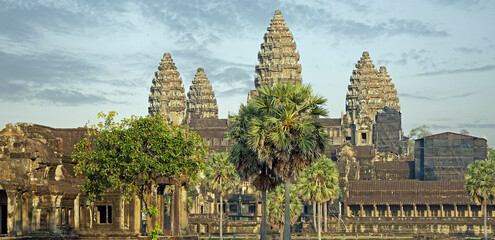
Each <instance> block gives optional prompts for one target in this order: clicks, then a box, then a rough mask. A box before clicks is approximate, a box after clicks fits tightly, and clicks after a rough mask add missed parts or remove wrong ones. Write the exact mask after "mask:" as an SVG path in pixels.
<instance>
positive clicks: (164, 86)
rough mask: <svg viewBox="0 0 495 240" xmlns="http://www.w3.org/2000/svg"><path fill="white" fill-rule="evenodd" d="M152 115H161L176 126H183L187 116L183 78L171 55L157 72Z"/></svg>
mask: <svg viewBox="0 0 495 240" xmlns="http://www.w3.org/2000/svg"><path fill="white" fill-rule="evenodd" d="M149 103H150V106H149V108H148V113H149V114H150V115H152V116H153V115H157V114H161V115H163V116H164V117H165V118H167V119H168V120H169V121H170V122H172V123H174V124H181V123H182V122H183V121H184V118H185V114H186V96H185V93H184V86H183V85H182V78H181V77H180V74H179V72H178V71H177V67H175V63H174V61H173V60H172V57H171V56H170V53H165V54H163V58H162V60H161V62H160V66H158V71H156V72H155V77H154V78H153V83H152V85H151V88H150V96H149Z"/></svg>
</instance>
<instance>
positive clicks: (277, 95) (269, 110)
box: [248, 83, 328, 181]
mask: <svg viewBox="0 0 495 240" xmlns="http://www.w3.org/2000/svg"><path fill="white" fill-rule="evenodd" d="M257 90H258V92H259V93H260V96H259V97H257V98H255V99H253V100H252V102H250V103H249V104H253V107H254V108H255V109H256V111H258V112H259V115H258V116H257V117H254V118H253V119H252V120H251V122H250V126H249V132H248V133H249V145H250V147H251V149H253V150H255V151H256V152H257V153H258V158H259V159H260V160H261V161H263V162H266V163H268V165H269V166H270V167H271V168H272V169H275V171H276V173H277V175H279V176H280V177H282V178H283V180H284V181H287V180H289V179H291V178H292V177H297V176H298V175H299V173H300V172H301V171H302V170H304V169H305V168H306V167H307V166H308V165H310V164H311V163H312V162H313V161H314V160H316V159H318V158H319V157H320V156H321V154H322V153H323V152H324V150H325V146H326V144H327V143H328V135H327V134H326V133H325V132H324V127H323V125H322V124H321V123H318V122H316V118H318V117H320V116H326V114H327V113H326V110H325V109H324V108H323V104H324V103H325V102H326V99H325V98H323V97H320V96H318V95H313V93H312V90H311V87H310V86H309V85H300V84H282V83H279V84H275V85H274V86H273V87H271V88H270V87H261V88H258V89H257Z"/></svg>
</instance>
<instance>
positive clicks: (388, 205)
mask: <svg viewBox="0 0 495 240" xmlns="http://www.w3.org/2000/svg"><path fill="white" fill-rule="evenodd" d="M391 216H392V211H391V210H390V204H389V203H387V216H386V217H391Z"/></svg>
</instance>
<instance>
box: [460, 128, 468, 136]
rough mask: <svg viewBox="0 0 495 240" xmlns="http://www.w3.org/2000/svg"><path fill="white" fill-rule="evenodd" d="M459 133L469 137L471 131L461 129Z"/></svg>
mask: <svg viewBox="0 0 495 240" xmlns="http://www.w3.org/2000/svg"><path fill="white" fill-rule="evenodd" d="M459 133H460V134H464V135H469V131H468V130H467V129H461V131H460V132H459Z"/></svg>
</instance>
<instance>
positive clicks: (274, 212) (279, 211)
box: [267, 185, 303, 239]
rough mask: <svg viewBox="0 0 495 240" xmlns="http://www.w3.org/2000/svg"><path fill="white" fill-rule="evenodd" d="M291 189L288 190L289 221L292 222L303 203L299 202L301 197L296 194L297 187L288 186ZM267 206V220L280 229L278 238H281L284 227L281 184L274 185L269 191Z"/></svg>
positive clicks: (283, 200)
mask: <svg viewBox="0 0 495 240" xmlns="http://www.w3.org/2000/svg"><path fill="white" fill-rule="evenodd" d="M290 189H291V190H292V191H291V192H290V206H289V209H290V216H291V218H290V223H291V224H294V223H295V222H296V220H297V219H298V218H299V215H301V212H302V209H303V205H302V203H301V199H300V198H299V196H298V195H297V188H296V186H294V185H291V186H290ZM267 208H268V211H267V212H268V222H270V224H271V225H272V226H275V227H277V228H278V229H280V230H281V231H280V239H283V231H282V229H283V228H284V214H285V211H286V210H285V209H286V207H285V188H284V187H283V186H282V185H279V186H278V187H276V188H275V189H274V190H273V191H271V192H270V194H269V196H268V200H267Z"/></svg>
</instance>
